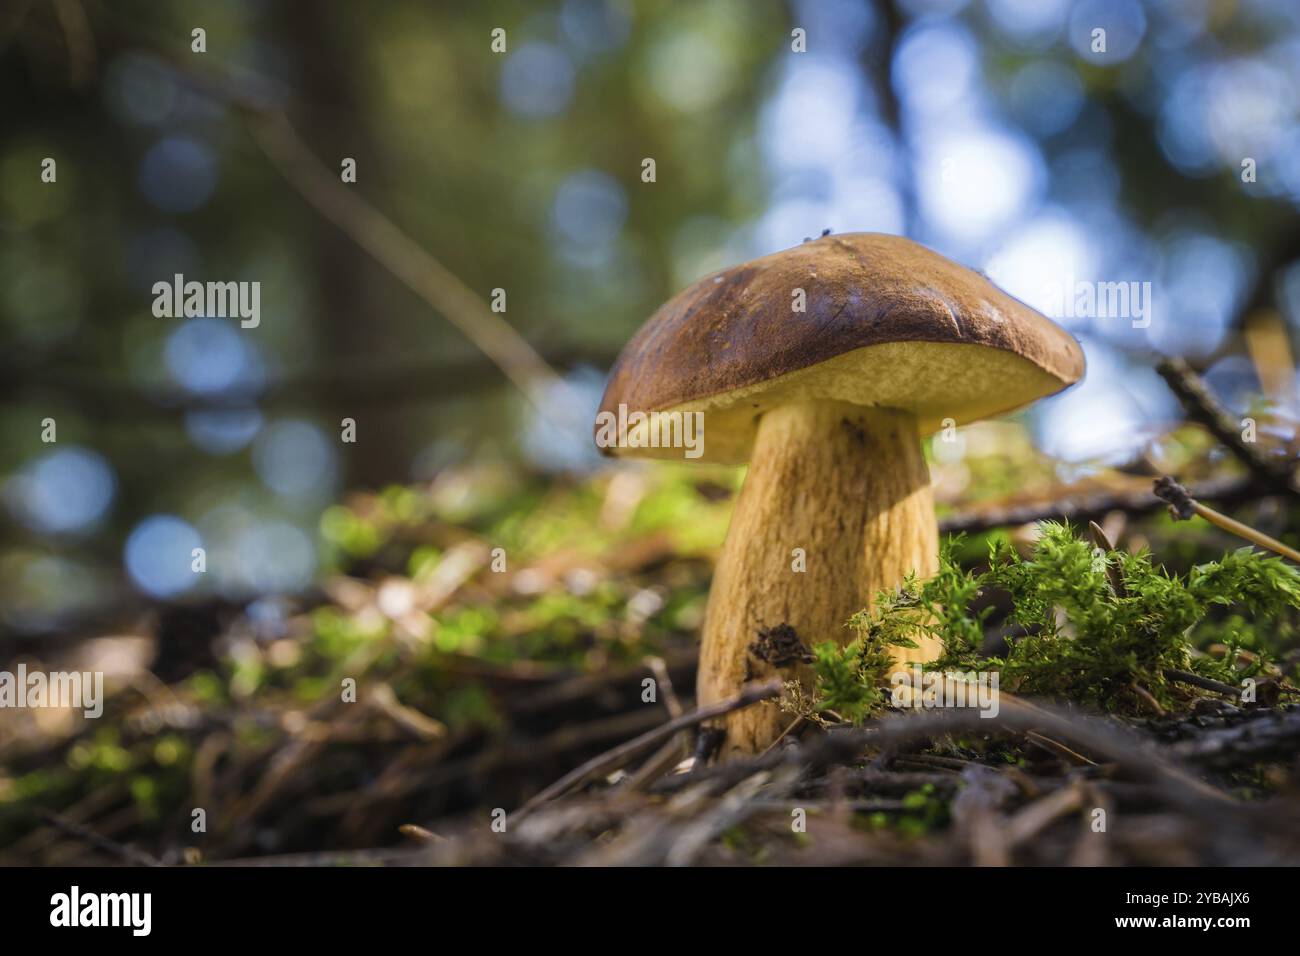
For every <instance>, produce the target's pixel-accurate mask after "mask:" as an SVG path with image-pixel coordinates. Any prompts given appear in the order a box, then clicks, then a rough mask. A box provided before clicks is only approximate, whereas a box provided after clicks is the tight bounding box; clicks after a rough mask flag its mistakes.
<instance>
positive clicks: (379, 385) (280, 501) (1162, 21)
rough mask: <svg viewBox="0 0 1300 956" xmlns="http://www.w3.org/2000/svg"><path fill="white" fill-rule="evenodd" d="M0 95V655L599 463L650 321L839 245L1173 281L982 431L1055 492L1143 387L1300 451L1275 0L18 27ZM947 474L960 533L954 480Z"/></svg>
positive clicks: (1293, 79)
mask: <svg viewBox="0 0 1300 956" xmlns="http://www.w3.org/2000/svg"><path fill="white" fill-rule="evenodd" d="M195 27H202V28H204V29H205V30H206V42H207V52H206V53H193V52H191V30H192V29H194V28H195ZM1099 27H1100V28H1102V29H1104V30H1105V31H1106V38H1107V49H1106V52H1105V53H1097V52H1094V51H1093V48H1092V39H1093V31H1094V30H1095V29H1097V28H1099ZM495 28H503V29H504V30H505V31H506V37H507V50H506V52H504V53H494V52H492V50H491V49H490V43H491V31H492V30H493V29H495ZM796 29H802V30H803V31H805V33H806V52H800V53H797V52H793V50H792V42H793V41H792V31H794V30H796ZM0 78H2V82H0V89H2V90H3V92H2V93H0V97H2V98H3V111H2V115H3V119H0V133H2V135H0V328H3V340H4V346H3V349H2V350H0V448H3V466H2V467H0V494H2V496H3V509H2V513H3V518H2V519H0V522H2V524H0V595H2V597H0V629H2V630H3V635H4V637H6V638H14V639H20V640H28V639H33V638H39V637H41V636H42V635H56V634H61V633H74V632H77V631H78V630H79V629H82V630H84V629H85V628H88V627H96V626H102V624H103V622H106V621H115V620H120V619H122V616H123V615H124V614H130V613H133V612H135V611H137V610H138V609H140V608H141V607H147V606H150V605H160V604H161V605H170V604H180V605H184V604H186V603H187V602H195V601H221V602H230V603H233V604H237V605H240V606H247V605H248V602H250V601H255V600H256V599H258V598H259V597H262V596H266V595H280V594H294V593H300V592H304V591H307V590H309V589H311V588H312V587H314V586H315V583H316V582H317V581H318V580H319V579H320V577H321V575H322V574H323V573H324V572H325V571H327V570H328V569H329V568H331V567H332V566H334V565H335V564H337V562H338V555H339V545H340V541H341V539H344V538H346V537H347V535H348V533H350V532H349V526H348V525H347V518H346V515H341V513H340V512H339V510H338V507H337V503H338V502H339V501H340V500H342V499H343V497H344V496H345V494H347V493H348V492H350V491H352V490H354V489H365V488H369V489H380V488H383V487H385V486H390V485H406V484H411V483H434V484H436V483H437V482H438V481H439V480H440V479H441V478H442V477H443V476H446V475H448V474H453V473H457V472H456V470H457V469H462V468H464V467H466V466H467V465H470V464H475V463H477V464H482V463H484V462H490V463H493V464H495V465H496V466H497V467H499V468H504V469H510V470H513V471H514V472H516V473H521V474H553V473H566V474H573V473H578V474H581V473H583V472H586V471H588V470H591V469H596V468H599V467H601V464H600V462H599V461H598V460H597V458H596V456H595V454H594V450H593V449H592V448H591V447H590V432H589V430H588V427H587V423H588V422H589V420H590V414H591V412H592V411H594V408H595V404H596V400H597V398H598V396H599V392H600V389H601V386H602V382H603V376H604V374H605V372H606V370H607V369H608V367H609V365H610V363H611V362H612V360H613V358H614V356H615V355H616V354H617V351H618V349H619V348H620V346H621V345H622V344H623V342H625V341H626V340H627V338H628V337H629V336H630V335H631V334H632V332H633V331H634V330H635V329H636V327H637V326H638V325H639V323H640V322H641V321H642V320H644V318H645V317H646V316H647V315H649V314H650V312H652V311H653V309H654V308H655V307H656V305H657V304H658V303H659V302H661V301H663V300H664V299H665V298H666V297H668V296H669V295H670V294H672V293H673V292H674V291H676V290H677V289H679V288H680V287H682V286H683V285H685V284H686V283H689V282H690V281H692V280H694V279H696V278H698V277H699V276H701V275H704V274H707V273H708V272H710V271H712V270H715V269H718V268H721V267H725V266H728V265H731V264H734V263H737V262H740V261H743V260H745V259H748V258H751V257H754V256H758V255H762V254H765V253H769V252H773V251H776V250H778V249H782V248H785V247H788V246H790V245H793V244H796V243H798V242H799V241H800V240H801V239H802V238H804V237H805V236H813V235H817V234H818V233H820V231H821V230H822V229H825V228H830V229H833V230H835V231H839V232H843V231H859V230H871V231H882V232H889V233H899V234H905V235H908V236H912V237H914V238H916V239H918V240H920V241H922V242H924V243H927V244H929V245H931V246H932V247H934V248H935V249H937V250H939V251H940V252H942V253H944V254H946V255H948V256H951V257H953V258H955V259H958V260H960V261H962V262H964V263H967V264H969V265H971V266H973V267H976V268H979V269H982V270H984V271H986V272H987V273H988V274H989V275H990V276H991V277H992V278H993V279H994V280H995V281H997V282H998V283H999V284H1001V285H1002V286H1004V287H1005V288H1006V289H1008V290H1009V291H1010V292H1012V293H1013V294H1015V295H1017V296H1019V297H1021V298H1023V299H1024V300H1026V301H1027V302H1030V303H1031V304H1035V305H1039V306H1040V307H1043V308H1045V309H1048V310H1049V311H1050V309H1051V306H1050V302H1051V293H1050V290H1051V289H1052V288H1053V287H1060V286H1061V285H1063V284H1065V283H1067V282H1070V281H1072V280H1077V281H1124V282H1133V281H1135V282H1150V283H1151V284H1152V292H1153V300H1152V305H1153V312H1152V321H1151V322H1150V325H1149V327H1147V328H1134V327H1133V323H1132V322H1130V321H1127V320H1125V319H1090V318H1087V317H1073V316H1059V317H1058V320H1059V321H1060V322H1061V323H1062V324H1063V325H1065V326H1066V327H1068V328H1069V329H1070V330H1071V331H1072V332H1073V333H1074V334H1075V335H1076V336H1078V337H1079V338H1080V339H1081V341H1082V342H1083V343H1084V347H1085V350H1086V352H1087V357H1088V364H1089V373H1088V378H1087V381H1086V382H1085V383H1083V384H1082V385H1081V386H1079V387H1077V388H1075V389H1074V390H1072V391H1070V392H1069V393H1067V394H1065V395H1063V396H1061V397H1058V398H1055V399H1052V400H1049V401H1046V402H1043V403H1041V404H1040V405H1039V406H1037V407H1036V408H1035V409H1034V410H1033V411H1032V412H1030V413H1028V414H1026V415H1022V416H1020V417H1019V418H1017V419H1015V420H1014V421H1013V422H1012V423H1011V424H1010V425H1005V424H1004V425H1003V426H1000V427H1002V428H1003V430H1002V431H1000V432H997V433H996V434H998V435H1001V436H1003V437H1002V439H1000V440H1003V441H1020V440H1023V439H1022V437H1019V438H1018V437H1015V436H1026V435H1027V436H1028V437H1029V438H1031V439H1032V440H1033V442H1034V443H1035V444H1036V445H1037V446H1038V447H1039V448H1040V449H1041V450H1042V451H1043V452H1044V453H1045V454H1046V455H1047V456H1049V457H1050V459H1051V461H1052V466H1051V467H1052V468H1053V469H1054V470H1055V472H1054V473H1055V476H1056V477H1058V478H1059V477H1064V478H1074V477H1078V476H1081V475H1087V474H1089V473H1090V471H1092V470H1095V469H1097V468H1099V467H1101V466H1103V465H1115V464H1123V463H1124V462H1126V461H1129V460H1131V459H1132V458H1133V457H1134V456H1135V455H1136V454H1138V453H1139V452H1140V450H1141V449H1142V448H1143V447H1144V446H1145V445H1147V444H1148V443H1149V442H1150V441H1151V440H1152V438H1153V436H1156V435H1159V434H1160V433H1161V431H1162V430H1163V429H1165V428H1166V427H1167V426H1168V425H1169V424H1170V422H1171V420H1173V419H1176V418H1177V417H1178V415H1177V405H1176V403H1175V401H1174V399H1173V397H1172V395H1171V394H1170V393H1169V392H1168V391H1167V389H1166V388H1165V386H1164V384H1163V382H1162V381H1161V380H1160V378H1159V377H1158V376H1157V375H1156V374H1155V373H1154V372H1153V371H1152V365H1153V362H1154V360H1155V359H1156V358H1158V357H1159V356H1168V355H1181V356H1186V357H1188V358H1189V359H1191V360H1192V361H1193V362H1194V364H1196V365H1197V366H1198V367H1199V368H1201V369H1203V370H1204V371H1205V372H1206V377H1207V381H1208V382H1209V383H1210V385H1211V386H1212V388H1213V389H1214V390H1215V392H1216V394H1217V395H1218V397H1219V398H1220V399H1221V400H1222V401H1224V402H1225V403H1227V404H1228V405H1229V406H1230V407H1231V408H1233V409H1234V410H1235V411H1238V412H1241V413H1245V411H1246V409H1247V408H1248V407H1250V406H1251V403H1258V402H1259V401H1260V400H1261V398H1262V399H1263V400H1264V401H1266V402H1267V403H1268V405H1269V406H1270V407H1271V408H1272V409H1274V410H1275V411H1276V412H1277V413H1278V414H1277V415H1275V416H1273V417H1272V418H1270V419H1269V420H1268V421H1269V424H1268V426H1267V427H1269V428H1271V429H1272V431H1273V433H1274V437H1281V438H1283V439H1288V438H1289V437H1290V433H1289V431H1288V427H1289V426H1287V425H1286V424H1285V422H1286V421H1287V417H1286V414H1285V413H1286V412H1287V410H1289V409H1291V408H1293V407H1294V404H1295V402H1296V392H1295V383H1294V375H1293V362H1292V360H1291V357H1290V343H1291V342H1292V340H1293V338H1294V336H1295V333H1296V327H1297V324H1300V221H1298V220H1297V205H1298V204H1300V95H1298V94H1300V6H1298V5H1296V4H1295V3H1292V2H1289V0H1147V2H1139V0H1082V2H1077V3H1069V2H1066V0H969V2H965V0H879V2H865V0H795V2H789V3H783V2H775V0H763V2H744V0H710V2H708V3H668V2H650V0H642V2H634V0H547V2H526V3H525V2H518V3H507V2H481V3H472V4H470V3H449V2H448V3H429V2H423V0H420V2H417V0H394V2H388V3H384V4H353V3H321V4H311V5H303V4H291V3H278V4H277V3H270V2H254V0H248V2H229V3H221V4H212V3H197V2H195V3H187V2H175V3H168V4H157V3H146V2H126V0H124V2H114V3H102V2H91V0H10V2H7V3H6V4H4V8H3V10H0ZM250 104H252V105H251V106H250ZM258 111H271V112H280V111H283V113H284V114H285V115H286V116H287V117H288V119H289V121H290V122H291V123H292V125H293V129H294V130H296V134H295V135H296V136H298V137H300V144H301V145H302V146H303V147H304V148H306V149H307V150H309V151H310V152H311V153H312V154H314V155H315V156H316V157H318V158H319V160H320V162H321V163H322V164H323V165H324V166H325V167H326V168H328V169H329V170H331V171H333V172H334V173H335V174H337V171H338V169H339V164H340V162H341V161H342V159H343V158H344V157H351V158H354V159H355V160H356V161H357V167H358V176H357V182H356V184H355V185H349V186H348V187H347V188H348V189H349V190H352V191H354V192H355V193H356V194H358V195H359V196H360V197H362V198H364V200H365V201H366V202H367V203H369V204H370V205H371V206H372V207H373V208H374V209H376V210H378V211H379V212H380V213H381V214H382V215H383V216H385V217H388V219H390V220H391V221H392V223H394V224H395V225H396V226H397V227H398V228H400V229H401V230H402V231H403V232H405V233H406V234H407V235H408V236H410V237H411V239H413V240H414V242H415V243H416V244H418V246H420V247H422V248H423V249H424V250H426V251H427V252H428V253H429V254H431V255H432V256H433V257H434V258H436V259H437V260H438V261H439V262H440V263H442V264H443V265H444V266H445V267H446V268H447V269H448V270H449V271H450V272H451V273H452V274H454V275H455V276H457V277H459V279H460V280H461V281H462V282H463V283H464V284H465V285H466V286H468V287H469V288H470V289H472V290H473V291H474V292H475V293H477V294H478V295H479V296H480V297H482V298H483V299H484V300H486V299H487V298H488V297H489V296H490V295H491V291H492V290H493V289H495V288H503V289H505V290H507V295H508V309H507V312H506V313H505V318H506V320H507V321H508V322H509V323H510V325H511V326H513V327H514V329H515V330H517V331H518V332H519V333H520V334H521V335H522V336H523V338H525V339H526V340H527V341H528V342H529V343H531V345H532V347H533V348H534V349H535V350H536V351H537V353H539V354H540V356H541V357H542V358H543V359H544V360H545V362H546V363H548V364H549V366H550V367H551V368H553V369H554V370H555V371H556V372H557V374H559V375H561V376H563V377H564V378H565V380H566V381H567V384H568V388H567V389H563V390H562V392H563V401H561V397H560V396H559V393H557V397H556V400H555V402H554V403H551V404H550V406H549V407H548V409H547V411H546V412H542V413H539V412H538V411H536V410H535V408H534V406H533V405H531V404H530V403H529V402H528V401H527V400H525V398H524V397H523V395H522V394H521V392H520V390H519V388H517V387H516V386H515V385H514V384H512V383H511V382H510V381H508V379H507V378H506V377H505V376H504V375H503V374H502V373H501V371H500V370H499V369H498V368H497V367H496V365H494V364H493V363H492V362H491V361H489V360H488V359H487V358H485V356H484V354H483V353H482V352H481V351H480V350H479V349H478V348H476V347H475V346H474V345H473V344H472V343H471V342H470V341H469V340H468V339H467V338H466V337H465V336H464V335H463V334H461V332H460V331H459V330H458V329H457V327H456V326H455V324H453V323H452V322H449V321H448V316H446V315H444V314H441V313H440V312H439V311H438V310H437V309H435V308H431V307H430V304H429V303H428V302H427V301H425V300H424V299H423V298H422V297H421V296H419V295H417V294H416V293H415V292H413V291H412V290H411V289H410V288H408V287H407V286H405V285H404V284H403V283H402V282H401V281H399V280H398V279H397V278H395V277H394V276H393V275H392V273H391V272H390V271H389V270H388V269H386V268H384V267H383V266H382V265H380V264H379V263H377V262H376V261H375V260H374V259H372V258H371V257H370V256H369V255H368V254H367V253H366V252H365V251H363V250H362V249H361V248H359V247H358V245H357V244H356V243H355V242H354V241H353V239H352V238H350V237H349V236H347V235H345V234H344V232H342V231H340V230H339V229H338V228H336V226H335V225H334V224H333V223H331V222H330V221H329V220H328V219H326V218H325V217H324V216H322V213H321V209H320V208H319V207H318V205H315V204H313V202H311V201H310V199H309V198H307V197H305V196H304V195H303V194H302V192H301V191H300V189H299V188H298V187H299V186H300V185H301V183H294V182H290V181H287V180H286V178H285V176H284V175H283V173H282V172H281V170H280V169H278V168H277V166H276V165H275V164H274V163H273V162H272V161H271V159H270V158H269V157H268V155H267V152H266V150H265V149H264V148H263V147H262V146H261V145H259V140H258V139H257V137H256V135H255V134H254V132H253V126H252V124H253V122H254V121H255V120H256V117H257V115H258ZM45 157H52V158H54V159H55V160H56V161H57V175H58V179H57V183H55V184H46V183H42V182H41V180H40V171H41V162H42V160H43V159H44V158H45ZM645 158H653V159H654V160H655V164H656V181H655V182H652V183H647V182H643V181H642V175H641V174H642V161H643V160H644V159H645ZM1246 159H1249V160H1253V161H1254V167H1255V170H1256V175H1255V177H1254V181H1252V182H1245V181H1243V176H1242V172H1243V167H1242V163H1243V160H1246ZM1247 178H1249V177H1247ZM174 273H183V274H184V275H185V276H186V277H187V278H191V279H199V280H222V281H226V280H237V281H251V280H256V281H259V282H260V283H261V287H262V291H261V308H262V320H261V324H260V326H259V327H258V328H256V329H241V328H239V326H238V324H237V323H236V322H235V321H233V320H229V319H219V318H194V319H159V318H155V317H154V316H153V315H152V314H151V311H150V307H151V304H152V294H151V291H150V290H151V287H152V285H153V283H154V282H156V281H159V280H160V279H162V280H165V279H169V278H170V277H171V276H172V275H173V274H174ZM461 318H462V319H464V318H465V317H464V316H462V317H461ZM565 403H571V404H572V405H573V408H571V409H569V410H567V411H565V412H564V413H563V414H561V413H559V412H557V411H556V409H557V408H559V407H560V406H561V405H564V404H565ZM343 417H351V418H354V419H355V420H356V422H357V430H358V441H357V443H356V444H343V443H341V442H340V441H339V430H340V426H339V423H340V420H341V419H342V418H343ZM46 418H53V419H55V420H56V422H57V435H58V441H57V443H55V444H47V443H43V442H42V440H41V434H42V427H41V422H42V420H44V419H46ZM1006 429H1014V431H1015V436H1013V437H1011V438H1008V437H1006V436H1007V435H1008V434H1009V432H1008V431H1007V430H1006ZM976 434H978V433H976ZM936 456H937V457H939V458H942V455H938V454H937V455H936ZM949 457H951V454H950V456H949ZM940 464H942V461H941V462H940ZM938 477H939V478H940V479H942V482H941V483H942V484H943V487H944V488H945V489H946V493H947V495H948V497H949V498H952V497H954V496H956V497H959V496H960V495H961V493H962V490H963V487H964V484H965V482H966V481H967V479H968V478H969V475H968V474H967V475H964V474H963V473H962V472H960V471H959V470H958V471H950V472H948V473H945V474H940V475H939V476H938ZM353 530H355V529H353ZM343 543H344V544H346V541H344V542H343ZM200 545H202V546H203V547H205V548H206V549H207V552H208V562H209V571H208V572H207V573H206V574H203V575H196V574H193V573H191V572H190V570H189V564H188V560H187V557H185V556H188V555H189V553H190V550H191V548H193V547H196V546H200ZM178 556H182V557H180V558H178ZM255 607H256V606H255ZM267 613H273V611H268V612H267ZM24 646H25V645H24Z"/></svg>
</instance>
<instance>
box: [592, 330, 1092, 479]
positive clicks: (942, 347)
mask: <svg viewBox="0 0 1300 956" xmlns="http://www.w3.org/2000/svg"><path fill="white" fill-rule="evenodd" d="M719 361H722V362H724V363H725V358H723V359H720V360H719ZM737 374H739V373H737ZM1067 384H1069V383H1068V382H1063V381H1062V380H1060V379H1059V378H1057V377H1056V376H1054V375H1052V374H1051V373H1049V372H1047V371H1045V370H1044V369H1042V368H1040V367H1039V366H1038V365H1036V364H1034V363H1033V362H1031V361H1029V360H1028V359H1026V358H1023V357H1021V356H1020V355H1017V354H1016V353H1015V352H1010V351H1005V350H1002V349H995V348H988V347H985V346H982V345H975V344H970V345H967V344H953V343H947V342H886V343H881V344H878V345H871V346H867V347H864V348H860V349H854V350H852V351H849V352H845V353H843V354H841V355H838V356H836V357H835V358H832V359H828V360H826V361H824V362H820V363H818V364H816V365H813V366H809V367H806V368H801V369H797V370H794V371H789V372H786V373H784V374H781V375H778V376H776V377H774V378H770V379H765V380H763V381H761V382H759V383H757V384H753V385H743V384H741V385H735V386H732V387H729V388H727V389H726V390H724V391H721V392H719V393H717V394H713V395H708V396H705V397H701V398H693V399H688V400H685V401H682V402H679V403H677V404H675V405H673V406H672V407H671V408H665V409H658V411H661V412H663V413H664V414H667V415H672V414H674V413H681V414H683V415H686V414H690V413H694V412H702V413H703V417H702V422H703V442H702V447H701V449H700V451H701V452H702V454H700V455H699V459H700V460H702V461H708V462H718V463H721V464H742V463H744V462H747V461H751V460H752V458H751V455H752V454H754V453H755V452H756V449H755V447H754V446H755V442H756V438H757V433H758V428H759V423H760V422H761V421H762V420H763V419H764V418H765V417H766V416H767V414H768V413H769V412H771V411H772V410H773V409H776V408H779V407H781V406H783V405H794V404H805V403H810V402H823V401H830V400H842V401H847V402H849V403H851V404H852V405H856V406H860V407H864V408H879V409H902V410H906V411H907V412H909V413H911V414H912V415H913V416H914V418H915V419H916V422H915V427H916V429H917V433H918V434H919V435H928V434H931V433H933V432H935V431H937V430H938V429H939V428H940V427H941V426H942V425H943V424H945V420H947V419H951V420H952V423H953V424H955V425H964V424H966V423H968V422H973V421H979V420H981V419H984V418H990V417H993V416H995V415H1000V414H1005V413H1006V412H1010V411H1013V410H1015V409H1017V408H1021V407H1023V406H1025V405H1028V404H1030V403H1032V402H1034V401H1036V400H1037V399H1039V398H1042V397H1043V396H1044V395H1050V394H1053V393H1054V392H1058V391H1060V390H1061V389H1062V388H1064V387H1065V386H1066V385H1067ZM636 391H637V390H636V389H632V390H631V391H630V393H629V394H628V395H626V396H624V395H620V396H619V397H618V398H617V401H621V402H624V403H625V404H626V405H627V406H628V408H629V410H632V411H638V410H639V411H647V412H648V411H654V410H657V409H651V408H642V407H639V406H638V404H637V402H636V400H635V396H636ZM610 401H611V400H610V399H609V397H608V396H607V401H606V405H607V406H608V405H609V404H610ZM615 404H616V403H615ZM652 427H653V425H652V424H650V423H649V422H648V421H647V422H646V423H644V424H642V425H641V426H640V428H641V430H644V431H646V432H647V434H638V429H637V428H632V429H629V431H628V435H627V436H626V437H625V440H624V441H622V442H620V448H615V449H611V451H613V453H615V454H623V453H627V452H626V451H625V449H635V451H634V452H632V453H633V454H635V455H637V456H638V457H646V458H676V459H681V457H682V450H681V448H679V447H675V446H673V445H670V444H667V443H665V444H662V445H661V444H659V443H657V442H654V441H652V439H651V437H650V436H649V434H648V432H649V429H651V428H652ZM692 457H695V455H694V453H693V454H692Z"/></svg>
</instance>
